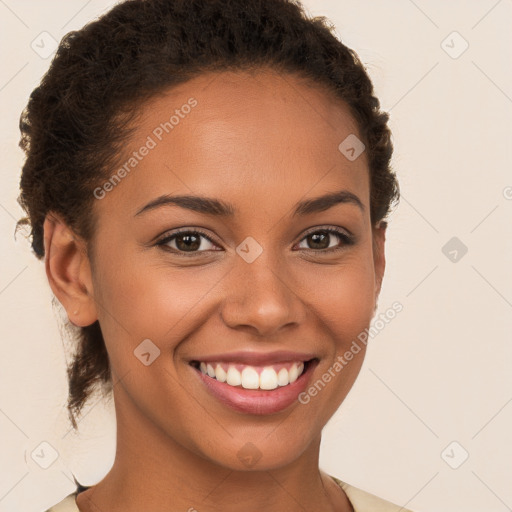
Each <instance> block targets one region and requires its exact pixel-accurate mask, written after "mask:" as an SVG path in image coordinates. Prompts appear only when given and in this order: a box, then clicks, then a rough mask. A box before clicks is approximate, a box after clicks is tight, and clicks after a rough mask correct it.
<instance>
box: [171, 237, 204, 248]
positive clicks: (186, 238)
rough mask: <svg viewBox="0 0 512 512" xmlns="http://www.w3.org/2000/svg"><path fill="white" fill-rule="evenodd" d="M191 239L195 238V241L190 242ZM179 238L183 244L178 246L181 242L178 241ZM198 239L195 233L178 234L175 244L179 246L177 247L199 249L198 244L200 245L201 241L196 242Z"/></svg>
mask: <svg viewBox="0 0 512 512" xmlns="http://www.w3.org/2000/svg"><path fill="white" fill-rule="evenodd" d="M191 239H195V242H194V241H192V244H191V243H190V242H191ZM180 240H183V241H185V240H186V241H185V242H184V244H185V245H183V247H180V246H181V245H182V244H181V243H180ZM198 240H199V237H198V236H196V235H180V236H178V237H177V238H176V246H177V247H178V248H179V249H183V248H185V249H192V250H194V249H199V246H200V245H201V242H198Z"/></svg>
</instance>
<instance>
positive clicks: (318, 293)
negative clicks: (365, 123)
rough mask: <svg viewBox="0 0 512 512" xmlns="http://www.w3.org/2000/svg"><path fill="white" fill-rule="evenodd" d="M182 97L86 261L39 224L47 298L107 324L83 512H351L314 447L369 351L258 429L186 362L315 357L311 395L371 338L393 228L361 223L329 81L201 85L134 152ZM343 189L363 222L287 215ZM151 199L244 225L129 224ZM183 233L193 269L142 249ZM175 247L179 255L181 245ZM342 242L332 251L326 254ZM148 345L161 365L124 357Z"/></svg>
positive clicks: (117, 191)
mask: <svg viewBox="0 0 512 512" xmlns="http://www.w3.org/2000/svg"><path fill="white" fill-rule="evenodd" d="M191 96H193V97H194V98H196V99H197V101H198V105H197V106H196V107H195V108H193V109H192V111H191V113H190V114H188V115H187V116H186V117H185V118H184V119H181V120H180V123H179V125H177V126H176V127H175V128H174V129H173V131H172V132H171V133H169V134H165V135H164V137H163V139H162V141H161V142H159V143H158V145H157V146H156V147H155V148H154V149H152V150H151V151H150V152H149V154H148V155H147V156H146V157H144V159H143V160H142V161H140V163H139V164H138V166H137V167H136V169H134V170H133V171H132V172H131V173H130V174H129V175H128V176H126V177H125V178H124V179H123V180H122V182H121V183H119V184H118V185H117V186H116V187H114V189H113V190H112V191H110V192H108V193H107V194H106V196H105V197H104V198H103V199H101V200H95V203H94V210H93V213H94V215H96V216H97V218H98V229H97V231H96V232H95V235H94V243H95V245H94V247H95V251H94V253H93V255H92V257H91V258H90V259H89V258H88V257H87V254H86V252H85V242H84V241H83V240H81V239H80V238H79V237H78V236H76V235H75V234H74V233H73V232H72V231H71V230H70V229H69V228H68V227H67V226H66V224H65V223H64V222H63V221H62V219H61V218H60V217H59V216H58V215H55V214H49V215H48V216H47V218H46V221H45V226H44V227H45V250H46V255H47V256H46V271H47V275H48V279H49V283H50V285H51V288H52V290H53V292H54V293H55V295H56V296H57V298H58V299H59V301H60V302H61V304H62V305H63V306H64V308H65V309H66V311H67V313H68V315H69V318H70V320H71V321H72V322H73V323H74V324H75V325H78V326H87V325H90V324H91V323H93V322H94V321H95V320H99V322H100V325H101V328H102V332H103V335H104V338H105V343H106V346H107V351H108V354H109V358H110V361H111V366H112V372H113V380H114V384H115V387H114V402H115V410H116V418H117V450H116V456H115V462H114V464H113V466H112V469H111V470H110V471H109V473H108V474H107V475H106V476H105V477H104V479H103V480H101V482H99V483H98V484H97V485H95V486H93V487H92V488H91V489H89V490H87V491H84V492H83V493H81V494H80V495H79V496H78V499H77V504H78V506H79V508H80V510H81V511H82V512H89V511H95V512H97V511H107V510H109V511H110V512H117V511H121V510H122V511H124V512H131V511H140V510H152V511H164V510H165V511H167V512H169V511H171V512H173V511H185V510H194V508H195V509H196V510H197V511H199V512H214V511H221V510H230V511H231V512H239V511H240V512H241V511H244V512H245V511H247V510H266V511H270V512H272V511H276V512H277V511H282V510H290V511H291V510H294V511H295V510H297V511H302V510H308V511H323V512H325V511H338V512H341V511H350V510H352V507H351V505H350V503H349V501H348V499H347V497H346V495H345V493H344V492H343V491H342V490H341V488H339V486H337V485H336V484H335V483H334V482H333V480H332V479H331V478H330V477H329V476H328V475H327V474H326V473H325V472H323V471H322V470H320V469H319V466H318V462H319V450H320V440H321V431H322V428H323V427H324V425H325V424H326V423H327V421H328V420H329V418H330V417H331V416H332V415H333V414H334V412H335V411H336V410H337V409H338V407H339V405H340V404H341V403H342V401H343V400H344V398H345V397H346V395H347V393H348V392H349V390H350V388H351V387H352V385H353V383H354V381H355V379H356V377H357V375H358V373H359V370H360V368H361V365H362V362H363V358H364V352H365V350H364V346H363V350H361V351H360V352H359V353H358V354H357V355H356V356H354V359H352V360H351V361H350V363H348V364H347V365H346V367H344V369H343V371H341V372H339V373H338V374H337V376H336V377H335V378H333V379H332V380H331V382H330V383H329V384H328V385H326V386H325V388H324V389H323V390H322V391H321V392H319V393H318V395H317V396H315V397H314V398H312V399H311V401H310V402H309V403H308V404H305V405H304V404H300V403H298V402H295V403H294V404H293V405H292V406H291V407H289V408H287V409H286V410H285V411H282V412H279V413H275V414H270V415H264V416H256V415H252V414H246V413H241V412H237V411H234V410H232V409H230V408H228V407H227V406H225V405H223V404H221V403H220V402H219V401H217V400H216V399H215V398H212V397H211V395H210V394H209V392H208V391H207V390H206V389H205V386H204V384H203V383H202V382H201V381H200V379H198V378H197V375H196V374H195V373H194V372H195V370H194V369H193V368H191V366H189V365H188V364H187V361H188V360H189V359H191V358H194V357H197V356H201V355H202V356H207V355H211V354H214V353H220V352H232V351H235V350H252V351H256V352H269V351H276V350H293V351H304V352H313V353H315V354H316V355H317V357H318V358H319V364H318V366H317V367H316V369H315V371H314V374H313V375H312V380H311V381H310V382H311V383H313V382H315V381H316V380H317V379H319V378H321V376H322V375H323V374H324V373H325V372H326V371H327V370H328V369H329V368H330V367H332V365H333V364H334V362H335V360H336V358H337V356H339V355H343V354H344V353H345V352H346V350H348V348H349V347H350V345H351V343H352V341H353V340H355V339H356V337H357V335H358V334H359V333H360V332H362V331H364V329H365V328H366V327H368V325H369V322H370V320H371V318H372V317H373V314H374V311H375V305H376V300H377V298H378V294H379V292H380V286H381V282H382V277H383V274H384V268H385V257H384V241H385V226H380V225H377V226H372V224H371V221H370V203H369V200H370V199H369V191H370V185H369V171H368V163H367V159H366V154H365V153H363V154H362V155H361V156H360V157H359V158H357V159H356V160H354V161H349V160H348V159H347V158H345V157H344V156H343V154H342V153H341V152H340V151H339V150H338V145H339V144H340V142H341V141H343V140H344V139H345V138H346V137H347V136H348V135H349V134H358V133H359V132H358V127H357V124H356V122H355V120H354V118H353V117H352V115H351V114H350V112H349V110H348V107H347V106H346V105H345V104H344V103H343V102H341V101H340V100H338V99H335V98H334V97H333V96H332V95H331V94H330V93H329V92H328V91H326V90H325V89H324V88H323V87H322V86H321V85H318V84H313V85H311V84H309V83H306V82H304V81H303V80H301V79H299V78H297V77H295V76H293V75H291V74H286V75H281V74H279V73H277V72H275V71H272V70H267V69H260V70H259V71H258V72H254V73H248V72H241V71H239V72H223V73H221V74H218V73H217V74H212V73H209V74H204V75H201V76H200V77H197V78H194V79H193V80H191V81H189V82H188V83H186V84H183V85H180V86H179V87H177V88H174V89H172V90H170V91H166V94H163V95H159V96H158V97H155V98H153V99H152V100H150V101H149V102H147V103H146V104H145V105H143V106H142V111H141V112H142V115H141V117H140V120H139V121H138V123H137V129H136V132H135V133H134V134H133V136H132V137H131V139H130V140H129V141H127V144H126V148H127V151H128V152H130V151H134V150H137V149H138V148H140V147H141V145H143V144H144V142H145V141H146V140H147V137H148V135H151V133H152V132H153V130H154V129H155V127H157V126H158V125H159V124H160V123H161V122H164V121H166V120H168V119H169V117H170V115H171V114H172V112H173V111H174V110H175V109H176V108H180V107H181V106H182V105H183V104H185V103H186V102H187V100H188V99H189V98H190V97H191ZM338 190H348V191H350V192H352V193H353V194H355V195H356V196H358V198H359V199H360V201H361V203H362V204H363V206H364V211H362V210H361V209H360V208H359V207H357V206H356V205H355V204H352V203H341V204H337V205H335V206H333V207H332V208H329V209H327V210H325V211H323V212H319V213H313V214H310V215H306V216H302V217H292V215H291V211H292V209H293V207H294V205H295V203H297V202H298V201H300V200H304V199H308V198H315V197H317V196H320V195H323V194H325V193H327V192H335V191H338ZM161 194H171V195H179V194H193V195H202V196H209V197H215V198H219V199H222V200H224V201H229V202H230V203H232V204H233V205H234V206H235V207H236V210H237V211H236V214H235V215H234V216H233V218H227V217H226V218H217V217H215V216H212V215H206V214H202V213H198V212H193V211H191V210H188V209H183V208H180V207H178V206H164V207H161V208H157V209H154V210H151V211H148V212H146V213H144V214H142V215H140V216H135V213H136V212H137V211H138V210H139V209H140V208H141V207H142V206H144V205H145V204H147V203H148V202H149V201H151V200H152V199H155V198H156V197H158V196H160V195H161ZM317 226H320V227H326V226H327V227H331V226H332V227H338V228H341V229H346V230H349V232H351V233H352V234H353V235H354V236H355V243H354V244H353V245H344V242H343V240H342V239H339V238H338V237H337V236H336V235H330V237H329V238H328V239H327V241H326V242H325V245H323V246H322V245H321V246H320V249H319V248H316V247H318V245H315V244H314V243H312V241H311V237H310V236H306V235H305V231H306V230H309V229H310V228H316V227H317ZM176 228H191V230H193V228H202V230H203V231H206V233H207V234H208V235H209V236H210V238H212V240H213V243H211V242H209V241H208V240H207V239H204V238H201V239H200V240H201V246H200V248H199V250H198V249H193V250H195V253H196V254H197V256H194V257H190V258H187V257H183V256H180V255H177V254H173V253H172V252H170V251H165V250H164V249H163V248H162V247H159V246H157V245H155V242H152V240H155V238H156V237H160V239H162V238H163V237H162V236H161V235H164V234H166V233H168V232H169V231H171V230H175V229H176ZM319 229H320V228H319ZM312 232H315V230H314V229H313V230H312ZM309 234H310V233H309ZM247 236H251V237H252V238H254V239H255V240H256V241H257V242H258V244H259V245H260V246H261V247H262V249H263V252H262V254H261V255H260V256H259V257H258V258H256V260H255V261H253V262H252V263H250V264H249V263H247V262H246V261H245V260H244V259H243V258H241V257H240V256H239V255H238V254H237V252H236V251H235V249H236V247H237V246H238V245H239V244H240V243H241V242H242V241H243V240H244V239H245V238H246V237H247ZM167 246H168V247H172V248H174V250H175V251H179V250H180V249H179V248H181V252H185V251H186V247H185V249H183V246H184V244H182V243H181V244H178V241H177V240H176V239H174V241H171V242H168V243H167ZM335 246H340V247H342V250H340V251H338V252H335V253H330V254H329V252H328V251H327V250H326V249H324V248H323V247H335ZM171 251H172V249H171ZM75 311H78V313H77V314H75V313H74V312H75ZM147 338H149V339H150V340H152V342H153V343H154V344H155V345H157V346H158V347H159V349H160V351H161V353H160V356H159V357H158V358H156V359H155V360H154V362H153V363H152V364H151V365H150V366H144V365H143V364H141V362H140V360H139V359H138V358H137V357H135V356H134V350H135V349H136V347H137V346H138V345H139V344H140V343H141V342H142V340H145V339H147ZM347 441H348V440H347ZM248 442H252V443H253V444H254V445H255V446H256V447H257V449H258V450H259V452H260V453H261V458H260V459H259V461H258V462H257V463H256V464H255V465H254V466H252V467H251V468H248V467H247V466H246V465H244V464H243V463H242V461H241V460H239V458H238V457H237V453H238V451H239V450H240V449H241V448H242V447H244V445H246V443H248ZM191 507H193V508H191Z"/></svg>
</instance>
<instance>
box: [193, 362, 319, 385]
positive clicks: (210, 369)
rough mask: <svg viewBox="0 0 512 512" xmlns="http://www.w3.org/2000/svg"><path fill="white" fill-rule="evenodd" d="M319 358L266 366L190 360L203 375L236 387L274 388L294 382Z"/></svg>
mask: <svg viewBox="0 0 512 512" xmlns="http://www.w3.org/2000/svg"><path fill="white" fill-rule="evenodd" d="M317 360H318V359H317V358H313V359H309V360H308V361H289V362H285V363H278V364H269V365H264V366H252V365H247V364H241V363H231V362H229V363H228V362H222V361H218V362H208V363H206V362H202V361H190V365H191V366H193V367H194V368H196V369H197V370H198V371H200V372H201V373H202V374H203V375H205V376H207V377H210V378H211V379H213V380H217V381H219V382H223V383H225V384H227V385H228V386H232V387H234V388H243V389H253V390H258V389H260V390H272V389H278V388H281V387H285V386H288V385H290V384H293V383H294V382H295V381H296V380H297V379H298V378H299V377H300V376H301V375H302V374H303V373H305V372H306V371H307V370H308V367H309V366H310V365H311V363H312V362H314V361H317Z"/></svg>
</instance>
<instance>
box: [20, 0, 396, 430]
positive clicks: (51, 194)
mask: <svg viewBox="0 0 512 512" xmlns="http://www.w3.org/2000/svg"><path fill="white" fill-rule="evenodd" d="M263 66H267V67H271V68H273V69H275V70H278V71H280V72H283V73H293V74H298V75H300V76H302V77H305V78H306V79H310V80H311V81H312V82H314V83H316V84H319V85H320V84H323V85H324V86H326V87H327V88H328V89H329V90H330V91H332V92H333V93H334V94H335V97H336V98H339V99H340V100H342V101H343V102H344V103H345V104H346V105H348V107H349V109H350V111H351V113H352V115H353V116H354V118H355V120H356V121H357V123H358V127H359V132H360V133H359V134H360V136H361V138H362V140H363V142H364V144H365V145H366V155H367V159H368V166H369V171H370V213H371V220H372V224H376V223H377V222H379V221H383V222H385V221H384V220H383V219H384V218H385V217H386V216H387V214H388V213H389V211H390V209H391V206H392V203H393V202H397V201H398V198H399V189H398V183H397V180H396V177H395V174H394V173H393V171H392V169H391V166H390V159H391V155H392V151H393V146H392V143H391V133H390V130H389V128H388V125H387V123H388V114H387V113H385V112H382V111H381V110H380V103H379V100H378V99H377V98H376V97H375V96H374V91H373V84H372V82H371V80H370V78H369V76H368V75H367V73H366V70H365V68H364V66H363V65H362V64H361V62H360V60H359V59H358V57H357V55H356V53H355V52H354V51H353V50H351V49H350V48H348V47H347V46H345V45H344V44H343V43H342V42H341V41H340V40H339V39H338V38H337V37H336V36H335V35H334V30H333V26H332V24H331V23H330V22H328V20H327V19H326V18H325V17H316V18H312V17H310V16H309V15H308V14H307V13H306V11H305V10H304V7H303V6H302V5H301V4H300V2H299V1H298V0H127V1H124V2H121V3H119V4H117V5H116V6H115V7H113V8H112V9H111V10H110V11H108V12H107V13H106V14H104V15H103V16H101V17H100V18H99V19H97V20H95V21H93V22H91V23H88V24H87V25H86V26H85V27H83V28H82V29H81V30H78V31H73V32H70V33H68V34H67V35H65V36H64V37H63V38H62V41H61V43H60V45H59V48H58V50H57V54H56V55H55V57H54V59H53V60H52V63H51V66H50V68H49V70H48V71H47V73H46V74H45V75H44V77H43V78H42V80H41V83H40V84H39V85H38V87H36V88H35V89H34V91H33V92H32V94H31V95H30V99H29V101H28V104H27V106H26V108H25V109H24V110H23V112H22V114H21V117H20V131H21V139H20V147H21V148H22V149H23V150H24V151H25V153H26V160H25V163H24V165H23V170H22V174H21V180H20V190H21V193H20V196H19V198H18V202H19V203H20V205H21V206H22V207H23V209H24V210H25V212H26V213H27V215H28V218H27V217H24V218H22V219H21V220H19V221H18V227H19V225H20V224H29V225H30V228H31V230H30V236H31V238H32V240H31V244H32V249H33V251H34V252H35V254H36V256H37V257H38V258H39V259H41V258H43V257H44V244H43V235H44V233H43V223H44V219H45V217H46V215H47V214H48V213H49V212H56V213H58V214H60V215H61V216H62V218H63V219H64V220H65V221H66V223H67V224H68V226H69V227H70V228H71V229H73V231H74V232H75V233H76V234H77V235H79V236H80V237H82V238H83V239H84V240H85V241H86V242H87V243H88V250H89V251H88V252H89V253H90V249H91V243H92V234H93V233H94V230H95V225H96V219H95V218H94V216H93V215H92V204H93V201H94V200H95V198H94V195H93V192H92V191H93V190H94V188H95V187H97V186H98V184H99V183H101V182H103V181H104V179H105V177H106V176H109V175H110V174H111V171H112V169H114V168H115V166H116V165H117V162H118V160H119V154H120V153H121V152H122V148H123V141H125V140H126V138H127V137H128V135H129V133H131V129H133V126H132V128H130V126H131V123H132V122H133V120H134V119H135V116H136V115H137V112H138V111H140V107H141V105H142V104H143V103H144V101H146V100H148V99H150V98H151V97H153V96H154V95H156V94H158V93H159V92H162V91H164V90H167V89H169V88H172V87H173V86H175V85H177V84H180V83H183V82H186V81H187V80H189V79H191V78H193V77H195V76H197V75H200V74H201V73H204V72H207V71H223V70H235V71H236V70H242V69H258V68H259V67H263ZM77 336H78V339H77V346H76V353H75V354H74V357H73V359H72V361H71V362H70V364H69V366H68V368H67V374H68V380H69V396H68V404H67V407H68V413H69V417H70V419H71V423H72V425H73V427H74V428H75V429H77V424H76V421H75V415H78V414H79V413H80V410H81V409H82V407H83V405H84V403H85V402H86V401H87V399H88V398H89V395H90V393H91V391H92V390H93V389H94V388H95V386H96V385H98V384H99V385H103V386H104V388H103V389H107V388H108V389H111V386H112V381H111V372H110V365H109V359H108V354H107V351H106V348H105V343H104V340H103V336H102V332H101V328H100V325H99V322H98V321H96V322H94V323H93V324H92V325H89V326H87V327H83V328H80V329H79V332H78V334H77Z"/></svg>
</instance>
